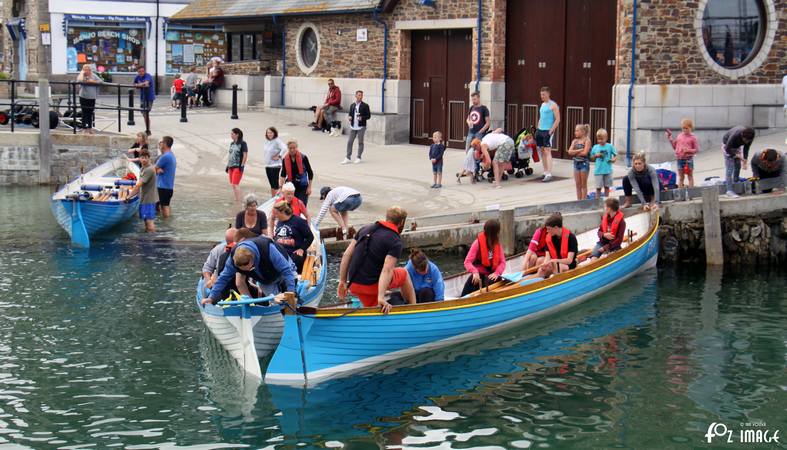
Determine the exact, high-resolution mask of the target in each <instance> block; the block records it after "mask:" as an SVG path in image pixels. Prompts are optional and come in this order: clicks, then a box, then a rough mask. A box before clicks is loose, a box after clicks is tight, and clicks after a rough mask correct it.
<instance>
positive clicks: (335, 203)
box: [314, 186, 363, 239]
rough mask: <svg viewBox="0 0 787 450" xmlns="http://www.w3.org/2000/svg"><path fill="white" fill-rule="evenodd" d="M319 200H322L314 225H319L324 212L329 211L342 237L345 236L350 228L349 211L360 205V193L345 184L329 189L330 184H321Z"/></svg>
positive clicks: (361, 200)
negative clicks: (339, 228)
mask: <svg viewBox="0 0 787 450" xmlns="http://www.w3.org/2000/svg"><path fill="white" fill-rule="evenodd" d="M320 200H323V202H322V206H321V207H320V212H319V213H317V218H316V219H314V226H315V228H316V227H319V226H320V222H322V219H323V218H325V213H327V212H329V211H330V213H331V217H333V220H335V221H336V223H337V224H338V225H339V226H340V227H341V228H342V239H345V238H346V237H347V230H349V229H350V217H349V214H350V211H355V210H356V209H358V207H359V206H361V203H362V202H363V199H362V198H361V193H360V192H358V191H356V190H355V189H353V188H351V187H347V186H337V187H335V188H333V189H331V187H330V186H323V187H322V189H320Z"/></svg>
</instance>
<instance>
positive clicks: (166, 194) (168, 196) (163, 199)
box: [158, 188, 175, 206]
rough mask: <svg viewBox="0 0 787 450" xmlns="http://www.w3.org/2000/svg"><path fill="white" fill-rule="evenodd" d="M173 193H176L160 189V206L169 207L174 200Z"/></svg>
mask: <svg viewBox="0 0 787 450" xmlns="http://www.w3.org/2000/svg"><path fill="white" fill-rule="evenodd" d="M173 192H175V191H173V190H172V189H164V188H158V204H159V205H160V206H169V202H170V200H172V193H173Z"/></svg>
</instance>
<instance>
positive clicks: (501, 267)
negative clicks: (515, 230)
mask: <svg viewBox="0 0 787 450" xmlns="http://www.w3.org/2000/svg"><path fill="white" fill-rule="evenodd" d="M465 269H467V271H468V272H470V277H468V278H467V282H465V287H464V288H463V289H462V295H461V297H464V296H465V295H467V294H469V293H471V292H474V291H477V290H478V289H480V288H481V287H483V286H489V285H490V284H492V283H494V282H496V281H497V280H498V279H499V278H500V277H501V276H502V275H503V272H504V271H505V270H506V255H505V254H504V253H503V246H502V245H501V244H500V221H498V220H497V219H490V220H487V221H486V223H485V224H484V231H482V232H481V233H479V234H478V238H477V239H476V240H475V242H473V245H471V246H470V250H469V251H468V252H467V256H466V257H465Z"/></svg>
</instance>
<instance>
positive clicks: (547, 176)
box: [541, 175, 552, 183]
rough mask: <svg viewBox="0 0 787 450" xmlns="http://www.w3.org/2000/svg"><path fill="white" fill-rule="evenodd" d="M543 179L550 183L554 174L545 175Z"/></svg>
mask: <svg viewBox="0 0 787 450" xmlns="http://www.w3.org/2000/svg"><path fill="white" fill-rule="evenodd" d="M541 181H542V182H544V183H549V182H550V181H552V175H544V178H543V179H541Z"/></svg>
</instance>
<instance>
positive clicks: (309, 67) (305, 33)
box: [295, 23, 320, 75]
mask: <svg viewBox="0 0 787 450" xmlns="http://www.w3.org/2000/svg"><path fill="white" fill-rule="evenodd" d="M296 45H297V48H296V52H295V54H296V55H297V59H298V67H300V69H301V71H302V72H303V73H305V74H306V75H308V74H310V73H311V72H312V71H314V69H315V68H317V62H318V61H319V60H320V36H319V34H317V28H316V27H315V26H314V25H312V24H309V23H307V24H304V25H302V26H301V28H300V30H298V42H297V44H296Z"/></svg>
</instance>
